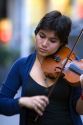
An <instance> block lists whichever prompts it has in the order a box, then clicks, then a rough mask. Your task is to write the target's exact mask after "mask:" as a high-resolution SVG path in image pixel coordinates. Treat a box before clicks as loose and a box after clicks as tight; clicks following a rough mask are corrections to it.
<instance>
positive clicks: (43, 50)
mask: <svg viewBox="0 0 83 125" xmlns="http://www.w3.org/2000/svg"><path fill="white" fill-rule="evenodd" d="M39 50H40V51H41V52H47V50H46V49H43V48H40V49H39Z"/></svg>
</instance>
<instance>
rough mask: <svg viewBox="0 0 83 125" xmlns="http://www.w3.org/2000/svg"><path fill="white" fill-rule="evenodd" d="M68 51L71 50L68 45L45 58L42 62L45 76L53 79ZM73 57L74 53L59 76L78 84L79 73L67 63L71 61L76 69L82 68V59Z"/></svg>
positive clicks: (58, 72)
mask: <svg viewBox="0 0 83 125" xmlns="http://www.w3.org/2000/svg"><path fill="white" fill-rule="evenodd" d="M70 51H71V50H70V49H69V48H68V47H63V48H61V49H60V50H59V51H58V52H57V53H55V54H53V55H51V56H48V57H46V58H45V60H44V61H43V63H42V69H43V71H44V73H45V75H46V77H50V78H52V79H55V78H56V77H57V75H59V74H60V71H61V68H62V67H63V64H64V62H65V60H66V59H67V56H68V54H69V53H70ZM75 59H76V55H75V54H74V53H72V54H71V56H70V58H69V60H68V62H67V64H66V68H64V70H63V71H62V73H61V77H63V78H64V79H65V80H66V81H67V82H68V83H69V84H71V85H78V84H79V83H80V74H79V73H77V72H75V71H74V70H73V68H68V67H67V65H70V64H71V62H73V63H74V64H76V67H77V69H78V68H79V69H80V68H81V69H83V60H81V61H77V60H75Z"/></svg>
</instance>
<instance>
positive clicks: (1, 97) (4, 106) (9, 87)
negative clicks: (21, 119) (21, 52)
mask: <svg viewBox="0 0 83 125" xmlns="http://www.w3.org/2000/svg"><path fill="white" fill-rule="evenodd" d="M19 65H20V61H16V62H15V63H14V65H13V66H12V68H11V70H10V72H9V73H8V76H7V79H6V80H5V82H4V83H3V84H2V86H1V89H0V114H3V115H7V116H11V115H14V114H18V113H19V112H20V106H19V104H18V99H19V98H16V99H14V96H15V94H16V93H17V91H18V89H19V87H20V86H21V81H20V73H19Z"/></svg>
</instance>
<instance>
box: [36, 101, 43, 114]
mask: <svg viewBox="0 0 83 125" xmlns="http://www.w3.org/2000/svg"><path fill="white" fill-rule="evenodd" d="M34 103H35V105H36V107H37V108H38V109H39V110H41V111H42V112H43V111H44V110H45V102H43V104H42V103H41V101H39V100H35V102H34Z"/></svg>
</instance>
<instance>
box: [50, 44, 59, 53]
mask: <svg viewBox="0 0 83 125" xmlns="http://www.w3.org/2000/svg"><path fill="white" fill-rule="evenodd" d="M59 47H60V45H59V44H55V45H54V44H52V45H51V50H52V51H53V52H54V51H55V52H56V51H57V50H58V48H59Z"/></svg>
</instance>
